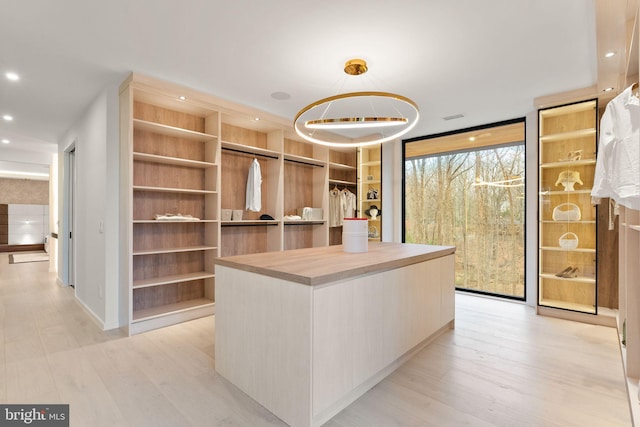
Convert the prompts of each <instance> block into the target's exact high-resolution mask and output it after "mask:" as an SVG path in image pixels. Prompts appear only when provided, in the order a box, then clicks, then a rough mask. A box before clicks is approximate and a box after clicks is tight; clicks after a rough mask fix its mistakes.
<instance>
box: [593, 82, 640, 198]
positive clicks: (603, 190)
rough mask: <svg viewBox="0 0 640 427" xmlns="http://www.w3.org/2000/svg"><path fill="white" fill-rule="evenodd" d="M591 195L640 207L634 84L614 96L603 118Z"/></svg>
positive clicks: (639, 122)
mask: <svg viewBox="0 0 640 427" xmlns="http://www.w3.org/2000/svg"><path fill="white" fill-rule="evenodd" d="M591 196H592V197H593V198H594V201H595V202H599V199H601V198H604V197H610V198H612V199H614V200H615V201H616V203H618V204H620V205H623V206H626V207H628V208H631V209H637V210H640V100H639V99H638V97H637V96H635V95H634V94H633V93H632V86H630V87H628V88H627V89H625V90H624V91H623V92H622V93H621V94H620V95H618V96H616V97H615V98H614V99H612V100H611V101H610V102H609V104H607V107H606V109H605V112H604V114H603V116H602V120H601V121H600V144H599V146H598V159H597V161H596V170H595V176H594V183H593V188H592V190H591Z"/></svg>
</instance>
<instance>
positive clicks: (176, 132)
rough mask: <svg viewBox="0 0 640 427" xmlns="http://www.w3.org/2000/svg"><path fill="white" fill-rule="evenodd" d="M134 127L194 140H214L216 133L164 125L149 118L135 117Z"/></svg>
mask: <svg viewBox="0 0 640 427" xmlns="http://www.w3.org/2000/svg"><path fill="white" fill-rule="evenodd" d="M133 128H134V129H137V130H146V131H149V132H153V133H158V134H161V135H168V136H174V137H178V138H188V139H191V140H194V141H203V142H204V141H213V140H215V139H216V138H217V136H216V135H210V134H207V133H202V132H196V131H193V130H190V129H183V128H178V127H175V126H169V125H163V124H160V123H156V122H150V121H148V120H140V119H133Z"/></svg>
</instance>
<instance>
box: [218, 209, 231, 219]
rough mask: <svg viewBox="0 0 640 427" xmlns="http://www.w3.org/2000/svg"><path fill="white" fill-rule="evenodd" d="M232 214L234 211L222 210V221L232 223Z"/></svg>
mask: <svg viewBox="0 0 640 427" xmlns="http://www.w3.org/2000/svg"><path fill="white" fill-rule="evenodd" d="M232 213H233V210H232V209H221V210H220V219H221V220H222V221H231V215H232Z"/></svg>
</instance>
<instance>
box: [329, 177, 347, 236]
mask: <svg viewBox="0 0 640 427" xmlns="http://www.w3.org/2000/svg"><path fill="white" fill-rule="evenodd" d="M345 200H346V199H345V197H344V195H343V193H342V191H340V190H338V187H334V188H333V189H332V190H329V227H338V226H340V225H342V223H343V220H344V206H345V203H346V201H345Z"/></svg>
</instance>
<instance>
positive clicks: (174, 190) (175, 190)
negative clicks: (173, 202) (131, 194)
mask: <svg viewBox="0 0 640 427" xmlns="http://www.w3.org/2000/svg"><path fill="white" fill-rule="evenodd" d="M133 190H134V191H155V192H157V193H189V194H216V193H217V191H214V190H189V189H186V188H168V187H149V186H144V185H134V186H133Z"/></svg>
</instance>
